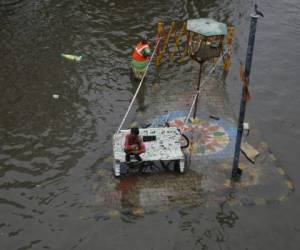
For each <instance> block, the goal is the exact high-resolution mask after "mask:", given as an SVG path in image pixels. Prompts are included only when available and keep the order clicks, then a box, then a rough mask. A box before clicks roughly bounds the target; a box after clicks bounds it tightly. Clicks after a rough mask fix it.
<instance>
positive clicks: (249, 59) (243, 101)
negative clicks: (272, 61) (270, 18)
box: [231, 15, 258, 178]
mask: <svg viewBox="0 0 300 250" xmlns="http://www.w3.org/2000/svg"><path fill="white" fill-rule="evenodd" d="M257 19H258V16H257V15H251V21H250V31H249V39H248V48H247V57H246V63H245V79H246V81H248V82H249V77H250V72H251V64H252V56H253V49H254V43H255V33H256V24H257ZM245 87H246V86H243V88H242V98H241V103H240V114H239V121H238V128H237V135H236V143H235V152H234V158H233V165H232V173H231V176H232V177H233V178H237V177H240V176H241V174H242V171H241V169H239V160H240V148H241V142H242V136H243V124H244V120H245V112H246V91H245Z"/></svg>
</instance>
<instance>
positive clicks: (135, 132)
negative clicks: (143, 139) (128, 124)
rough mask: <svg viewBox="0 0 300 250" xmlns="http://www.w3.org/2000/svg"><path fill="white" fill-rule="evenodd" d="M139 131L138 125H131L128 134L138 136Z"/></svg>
mask: <svg viewBox="0 0 300 250" xmlns="http://www.w3.org/2000/svg"><path fill="white" fill-rule="evenodd" d="M139 133H140V131H139V128H138V127H133V128H131V129H130V134H131V135H133V136H138V135H139Z"/></svg>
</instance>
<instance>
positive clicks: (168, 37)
mask: <svg viewBox="0 0 300 250" xmlns="http://www.w3.org/2000/svg"><path fill="white" fill-rule="evenodd" d="M174 30H175V22H172V23H171V26H170V30H169V33H168V35H167V37H166V39H165V41H164V45H163V49H162V51H161V53H160V55H159V56H158V57H157V60H158V61H159V63H160V61H161V58H162V57H163V55H164V53H166V50H167V48H168V44H169V40H170V37H171V34H172V32H173V31H174Z"/></svg>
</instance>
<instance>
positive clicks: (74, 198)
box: [0, 0, 300, 250]
mask: <svg viewBox="0 0 300 250" xmlns="http://www.w3.org/2000/svg"><path fill="white" fill-rule="evenodd" d="M254 3H258V5H259V9H260V10H261V11H263V13H264V15H265V17H264V18H263V19H259V21H258V26H257V34H256V44H255V51H254V59H253V64H252V71H251V80H250V91H251V97H252V98H251V101H250V103H249V104H248V105H247V117H246V120H247V121H248V122H249V123H250V125H251V127H252V128H253V130H255V131H258V133H259V134H260V136H261V138H262V139H263V141H264V142H266V143H267V144H268V145H269V147H270V148H271V150H272V152H273V154H274V155H275V156H276V158H277V160H278V162H279V164H280V166H281V168H282V169H283V170H284V171H285V172H286V173H287V174H288V175H289V177H290V178H291V180H292V181H293V183H294V185H295V192H293V194H292V195H290V196H289V197H288V199H287V200H285V201H284V202H275V201H274V202H272V203H270V204H264V205H260V206H243V205H238V206H228V205H226V204H222V203H221V204H219V205H218V206H212V207H209V206H206V205H205V204H204V202H203V200H202V196H201V195H202V193H201V192H202V190H199V189H196V190H191V191H190V190H189V186H188V185H187V186H185V187H183V188H180V190H179V189H178V185H177V183H180V182H181V181H182V178H181V177H179V178H177V177H174V176H173V175H171V174H165V173H164V174H162V175H161V176H158V177H157V179H156V180H155V182H153V180H149V178H145V179H144V180H143V181H140V180H136V179H135V178H128V181H127V182H123V183H122V184H119V185H118V183H117V182H116V180H115V178H114V176H113V175H112V174H111V172H110V171H111V165H112V136H113V134H114V133H115V131H116V130H117V128H118V126H119V125H120V122H121V120H122V118H123V115H124V113H125V112H126V110H127V107H128V105H129V103H130V101H131V98H132V96H133V94H134V92H135V89H136V87H137V85H138V84H136V83H135V82H133V81H132V79H131V77H130V54H131V52H132V48H133V46H134V45H135V44H136V42H137V41H138V40H139V38H140V36H141V35H143V34H144V35H147V36H148V37H149V38H150V40H151V41H152V45H154V44H155V35H156V25H157V22H158V21H163V22H165V23H170V22H171V21H176V22H180V21H182V20H187V19H192V18H199V17H210V18H214V19H216V20H218V21H221V22H226V23H232V24H233V25H234V26H235V28H236V31H235V36H234V45H233V55H232V65H231V69H230V72H229V74H228V76H227V78H226V85H225V88H226V95H227V96H226V98H229V99H230V103H231V106H232V107H231V108H232V110H233V112H235V113H236V115H237V114H238V108H239V102H240V95H241V86H242V83H241V81H240V79H239V67H240V63H244V61H245V53H246V46H247V40H248V32H249V21H250V18H249V14H250V13H251V12H252V10H253V6H254ZM299 13H300V2H299V0H284V1H282V0H273V1H271V0H266V1H246V0H233V1H229V0H226V1H220V0H219V1H218V0H215V1H213V0H206V1H189V0H186V1H179V0H174V1H156V0H154V1H126V0H123V1H121V0H112V1H108V0H99V1H96V0H78V1H67V0H46V1H42V0H19V1H15V0H2V1H1V2H0V21H1V22H0V38H1V39H0V52H1V61H0V142H1V143H0V249H1V250H2V249H3V250H25V249H64V250H65V249H105V250H106V249H108V250H109V249H121V248H122V249H142V250H148V249H149V250H150V249H153V250H156V249H163V250H169V249H170V250H177V249H178V250H179V249H180V250H182V249H184V250H185V249H186V250H190V249H249V250H250V249H255V250H258V249H278V250H279V249H292V250H294V249H295V250H296V249H299V244H300V220H299V217H300V210H299V204H300V196H299V193H298V184H299V183H300V169H299V167H298V166H299V162H298V159H299V156H298V155H299V148H300V142H299V138H300V132H299V131H300V118H299V117H300V109H299V105H300V98H299V93H300V85H299V78H300V63H299V62H298V59H299V55H300V43H299V39H300V14H299ZM61 53H67V54H74V55H82V56H83V59H82V61H81V62H75V61H69V60H65V59H63V58H62V57H61ZM194 78H195V68H194V65H193V64H192V63H189V62H186V63H183V64H181V65H178V64H177V65H176V64H172V63H167V64H165V65H162V67H161V70H160V71H159V73H158V72H157V71H156V69H155V67H154V66H151V68H150V71H149V74H148V76H147V78H146V81H145V86H143V87H142V89H141V93H140V95H138V97H137V102H136V103H135V104H134V106H133V109H132V112H131V113H130V115H129V119H128V121H127V124H125V125H126V126H128V125H129V123H130V122H131V121H133V120H143V119H144V120H147V118H149V117H147V116H149V114H150V115H152V114H153V115H154V114H155V115H156V114H157V113H159V112H165V111H166V110H168V111H174V110H176V106H174V107H169V106H168V105H169V104H170V103H174V102H175V101H176V99H177V98H178V99H180V100H181V99H182V100H184V105H185V104H187V105H188V104H189V103H190V101H191V96H192V95H191V90H192V86H193V85H192V82H193V80H194ZM174 100H175V101H174ZM200 111H201V110H200ZM187 176H188V177H189V179H188V180H189V181H191V183H192V184H193V185H194V186H196V187H197V186H199V185H200V184H199V183H200V182H201V181H200V179H199V178H198V176H194V175H192V174H191V173H187ZM154 179H155V178H154ZM175 179H176V181H175V182H174V180H175ZM163 182H164V183H163ZM103 183H105V185H103ZM162 183H163V184H162ZM165 183H167V184H166V185H169V186H172V188H173V191H174V190H175V191H174V192H176V196H175V195H174V193H172V192H171V191H170V192H169V191H168V192H166V191H164V190H163V189H164V187H165V186H164V185H165ZM131 185H135V187H138V192H136V193H134V194H132V193H130V192H131V191H132V190H131V191H130V192H129V191H128V190H130V186H131ZM154 188H156V189H160V190H163V191H162V193H163V195H162V196H160V197H155V195H153V193H151V190H152V189H154ZM277 188H278V187H277ZM113 189H116V190H122V195H123V197H126V196H127V197H129V198H128V199H127V200H126V199H124V198H122V197H119V193H120V192H113V193H112V192H111V190H113ZM269 189H270V190H273V187H269ZM274 189H276V188H275V187H274ZM270 190H263V191H265V192H269V191H270ZM257 192H258V193H259V192H261V190H260V189H259V188H258V189H257ZM137 193H138V195H137ZM178 194H179V195H178ZM199 194H200V196H199ZM137 197H138V198H137ZM170 197H175V198H176V199H177V200H170V199H169V198H170ZM178 197H179V198H178ZM187 197H189V199H188V198H187ZM199 197H200V198H199ZM136 199H139V201H138V202H139V203H140V205H141V206H142V207H144V208H145V207H146V208H149V211H147V213H142V212H141V211H140V210H139V209H140V208H136V207H133V206H132V204H127V203H128V201H130V202H132V203H134V202H135V200H136ZM178 199H179V200H180V201H181V204H180V206H177V201H178ZM191 200H193V201H194V200H197V202H191V204H190V205H189V206H188V204H184V205H187V206H184V205H183V204H182V203H188V202H190V201H191ZM149 201H150V203H151V206H148V203H149ZM134 204H135V203H134ZM166 204H167V205H166ZM119 207H122V208H127V207H131V209H132V211H133V212H134V214H131V213H127V210H126V209H123V210H121V214H120V212H119V211H120V210H118V209H119ZM104 211H105V212H104Z"/></svg>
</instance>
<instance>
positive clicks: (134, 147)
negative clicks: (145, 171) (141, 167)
mask: <svg viewBox="0 0 300 250" xmlns="http://www.w3.org/2000/svg"><path fill="white" fill-rule="evenodd" d="M139 133H140V132H139V128H138V127H132V128H131V129H130V134H128V135H126V137H125V145H124V151H125V153H126V158H125V159H126V162H130V156H131V155H134V157H135V159H136V160H138V161H142V158H141V156H140V154H142V153H145V152H146V149H145V145H144V143H143V140H142V138H141V137H140V136H139Z"/></svg>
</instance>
